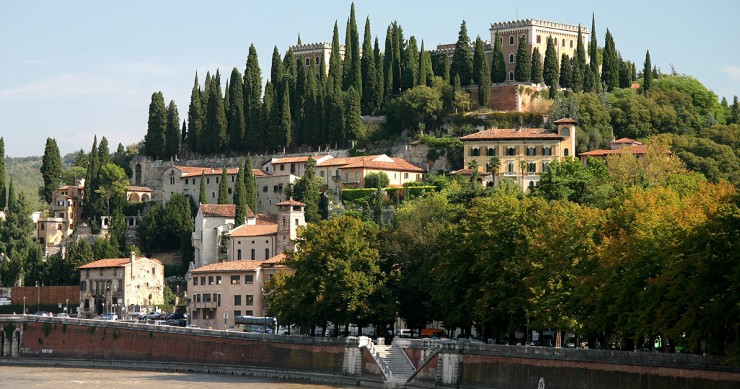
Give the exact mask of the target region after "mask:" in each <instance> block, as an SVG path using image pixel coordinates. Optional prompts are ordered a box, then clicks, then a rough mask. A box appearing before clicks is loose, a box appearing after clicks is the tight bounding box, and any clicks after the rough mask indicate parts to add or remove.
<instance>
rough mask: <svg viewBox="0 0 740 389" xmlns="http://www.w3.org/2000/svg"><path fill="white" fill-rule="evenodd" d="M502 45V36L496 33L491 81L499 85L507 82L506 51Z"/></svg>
mask: <svg viewBox="0 0 740 389" xmlns="http://www.w3.org/2000/svg"><path fill="white" fill-rule="evenodd" d="M501 45H502V40H501V34H500V33H499V32H498V31H496V38H495V42H494V43H493V59H492V60H491V61H492V62H491V80H492V81H493V82H494V83H497V84H498V83H501V82H504V81H506V62H505V61H504V50H503V48H502V47H501Z"/></svg>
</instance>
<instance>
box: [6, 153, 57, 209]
mask: <svg viewBox="0 0 740 389" xmlns="http://www.w3.org/2000/svg"><path fill="white" fill-rule="evenodd" d="M5 175H6V178H5V183H6V184H9V183H10V178H11V177H12V178H13V188H14V189H15V193H24V194H25V195H26V199H28V200H29V202H30V204H31V208H32V209H33V210H34V211H36V210H40V209H43V208H48V205H45V204H43V203H42V202H41V200H39V194H38V193H39V188H40V187H41V185H43V184H44V180H43V178H41V157H22V158H5Z"/></svg>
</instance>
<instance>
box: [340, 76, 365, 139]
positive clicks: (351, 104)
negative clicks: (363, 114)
mask: <svg viewBox="0 0 740 389" xmlns="http://www.w3.org/2000/svg"><path fill="white" fill-rule="evenodd" d="M361 129H362V123H361V122H360V94H359V92H357V90H356V89H355V88H354V87H350V88H349V90H348V91H347V92H345V100H344V126H343V136H342V139H341V140H342V141H345V142H346V141H348V140H352V139H357V134H359V132H360V130H361Z"/></svg>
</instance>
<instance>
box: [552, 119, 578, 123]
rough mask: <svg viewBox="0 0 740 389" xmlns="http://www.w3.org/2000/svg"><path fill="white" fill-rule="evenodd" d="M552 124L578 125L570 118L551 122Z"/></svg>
mask: <svg viewBox="0 0 740 389" xmlns="http://www.w3.org/2000/svg"><path fill="white" fill-rule="evenodd" d="M553 123H554V124H578V121H577V120H575V119H571V118H562V119H558V120H556V121H554V122H553Z"/></svg>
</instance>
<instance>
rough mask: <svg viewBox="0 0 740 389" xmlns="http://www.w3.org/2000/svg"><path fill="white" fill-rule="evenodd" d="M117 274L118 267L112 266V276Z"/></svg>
mask: <svg viewBox="0 0 740 389" xmlns="http://www.w3.org/2000/svg"><path fill="white" fill-rule="evenodd" d="M117 275H118V269H117V268H115V267H114V268H113V276H117Z"/></svg>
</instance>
